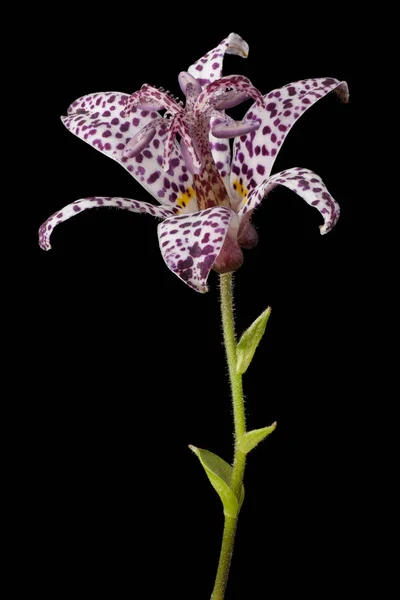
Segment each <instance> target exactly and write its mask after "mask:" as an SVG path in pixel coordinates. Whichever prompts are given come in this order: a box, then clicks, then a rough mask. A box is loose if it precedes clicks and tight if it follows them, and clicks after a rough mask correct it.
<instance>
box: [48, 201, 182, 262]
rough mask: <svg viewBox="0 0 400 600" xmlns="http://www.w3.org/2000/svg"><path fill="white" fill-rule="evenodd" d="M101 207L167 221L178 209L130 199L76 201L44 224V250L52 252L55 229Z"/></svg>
mask: <svg viewBox="0 0 400 600" xmlns="http://www.w3.org/2000/svg"><path fill="white" fill-rule="evenodd" d="M101 206H112V207H115V208H122V209H125V210H129V211H131V212H135V213H148V214H150V215H153V217H160V218H162V219H165V218H167V217H170V216H171V215H174V214H175V210H176V209H172V208H166V207H164V206H153V205H152V204H149V203H148V202H139V201H138V200H130V199H129V198H107V197H104V196H95V197H93V198H82V199H81V200H76V201H75V202H72V204H68V205H67V206H65V207H64V208H62V209H61V210H58V211H57V212H55V213H54V214H53V215H51V217H49V218H48V219H47V221H45V222H44V223H43V225H42V226H41V227H40V229H39V245H40V247H41V248H42V249H43V250H50V249H51V244H50V236H51V234H52V232H53V229H54V228H55V227H56V226H57V225H59V224H60V223H63V222H64V221H67V220H68V219H70V218H71V217H75V216H76V215H79V213H81V212H82V211H84V210H88V209H90V208H99V207H101Z"/></svg>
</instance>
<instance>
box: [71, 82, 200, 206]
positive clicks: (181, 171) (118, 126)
mask: <svg viewBox="0 0 400 600" xmlns="http://www.w3.org/2000/svg"><path fill="white" fill-rule="evenodd" d="M128 98H129V96H128V94H121V93H119V92H104V93H99V94H89V95H88V96H83V97H82V98H79V99H78V100H76V101H75V102H74V103H73V104H72V105H71V106H70V108H69V110H68V116H67V117H62V119H61V120H62V122H63V123H64V125H65V126H66V127H67V129H69V130H70V131H71V132H72V133H74V134H75V135H76V136H78V137H79V138H80V139H82V140H84V141H85V142H87V143H88V144H90V145H91V146H93V147H94V148H95V149H96V150H99V151H100V152H102V153H103V154H105V155H106V156H109V157H110V158H112V159H114V160H116V161H117V162H118V163H119V164H121V165H122V166H123V167H124V168H125V169H126V170H127V171H129V173H130V174H131V175H132V176H133V177H134V178H135V179H136V180H137V181H138V182H139V183H140V184H141V185H142V186H143V187H144V188H145V189H146V190H147V191H148V192H149V193H150V194H151V195H152V196H153V197H154V198H156V200H157V201H158V202H160V203H161V204H164V205H166V206H181V205H180V204H179V198H180V197H181V196H182V194H185V193H187V190H188V189H189V188H192V175H191V173H189V171H188V169H187V167H186V165H185V162H184V159H183V157H182V153H181V150H180V147H179V145H178V144H177V143H176V142H175V143H173V144H172V146H171V148H170V163H169V169H168V171H164V170H163V156H164V142H165V138H166V130H164V128H163V127H162V124H163V119H161V118H160V115H159V114H158V113H157V112H156V111H147V110H140V109H137V108H135V107H133V108H132V109H131V110H132V112H131V114H130V115H129V117H128V118H127V117H126V115H125V112H124V108H125V106H126V102H127V100H128ZM152 122H154V123H155V124H156V125H157V126H156V134H155V135H154V137H153V139H152V140H151V142H150V144H149V145H148V146H147V147H146V148H144V149H143V150H142V152H140V153H139V154H136V155H135V156H133V157H129V153H128V155H127V153H126V152H125V149H126V147H127V145H129V142H130V141H131V140H132V139H133V138H134V136H136V135H137V134H138V133H139V132H140V131H141V130H142V129H143V128H144V127H146V126H148V125H149V123H152ZM192 203H195V198H194V197H193V198H192ZM181 208H182V207H181ZM182 210H183V211H185V210H186V209H184V208H183V209H182Z"/></svg>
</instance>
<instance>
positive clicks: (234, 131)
mask: <svg viewBox="0 0 400 600" xmlns="http://www.w3.org/2000/svg"><path fill="white" fill-rule="evenodd" d="M260 125H261V121H256V120H254V121H232V122H230V123H223V122H222V123H221V122H216V124H215V125H214V127H213V128H212V130H211V131H212V134H213V135H214V136H215V137H216V138H222V139H224V138H233V137H238V136H240V135H245V134H246V133H250V132H251V131H257V129H258V128H259V127H260Z"/></svg>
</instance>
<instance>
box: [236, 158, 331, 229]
mask: <svg viewBox="0 0 400 600" xmlns="http://www.w3.org/2000/svg"><path fill="white" fill-rule="evenodd" d="M277 185H284V186H285V187H287V188H289V189H290V190H293V191H294V192H296V193H297V194H298V195H299V196H301V197H302V198H303V200H305V201H306V202H307V204H309V205H310V206H314V207H315V208H316V209H317V210H319V212H320V213H321V215H322V216H323V217H324V224H323V225H320V230H321V234H322V235H323V234H325V233H328V231H330V230H331V229H332V228H333V227H334V226H335V225H336V223H337V220H338V218H339V214H340V207H339V205H338V204H337V202H335V200H334V199H333V198H332V196H331V195H330V193H329V192H328V190H327V189H326V186H325V184H324V182H323V181H322V179H321V177H319V176H318V175H316V174H315V173H313V171H310V170H309V169H302V168H301V167H294V168H293V169H287V170H286V171H281V172H280V173H276V174H275V175H272V177H268V178H267V179H265V180H264V181H263V182H262V183H260V184H259V185H258V186H257V187H256V188H255V189H254V190H252V191H251V192H250V193H249V195H248V198H247V199H245V200H244V201H243V203H242V206H241V207H240V208H239V211H238V214H239V216H242V215H244V214H245V213H247V212H248V211H251V210H253V209H254V208H255V207H256V206H258V204H260V202H261V200H262V199H263V198H264V197H265V196H267V195H268V193H269V192H270V191H271V190H272V189H273V188H274V187H275V186H277Z"/></svg>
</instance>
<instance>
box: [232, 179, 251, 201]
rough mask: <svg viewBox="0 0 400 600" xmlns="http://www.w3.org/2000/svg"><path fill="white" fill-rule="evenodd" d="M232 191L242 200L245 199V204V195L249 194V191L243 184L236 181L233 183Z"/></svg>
mask: <svg viewBox="0 0 400 600" xmlns="http://www.w3.org/2000/svg"><path fill="white" fill-rule="evenodd" d="M233 189H234V190H235V192H237V193H238V194H240V195H241V196H242V198H246V200H245V202H244V203H246V202H247V195H248V193H249V190H247V189H246V188H245V187H244V186H243V184H242V183H241V182H240V181H239V179H236V180H235V181H234V182H233Z"/></svg>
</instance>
